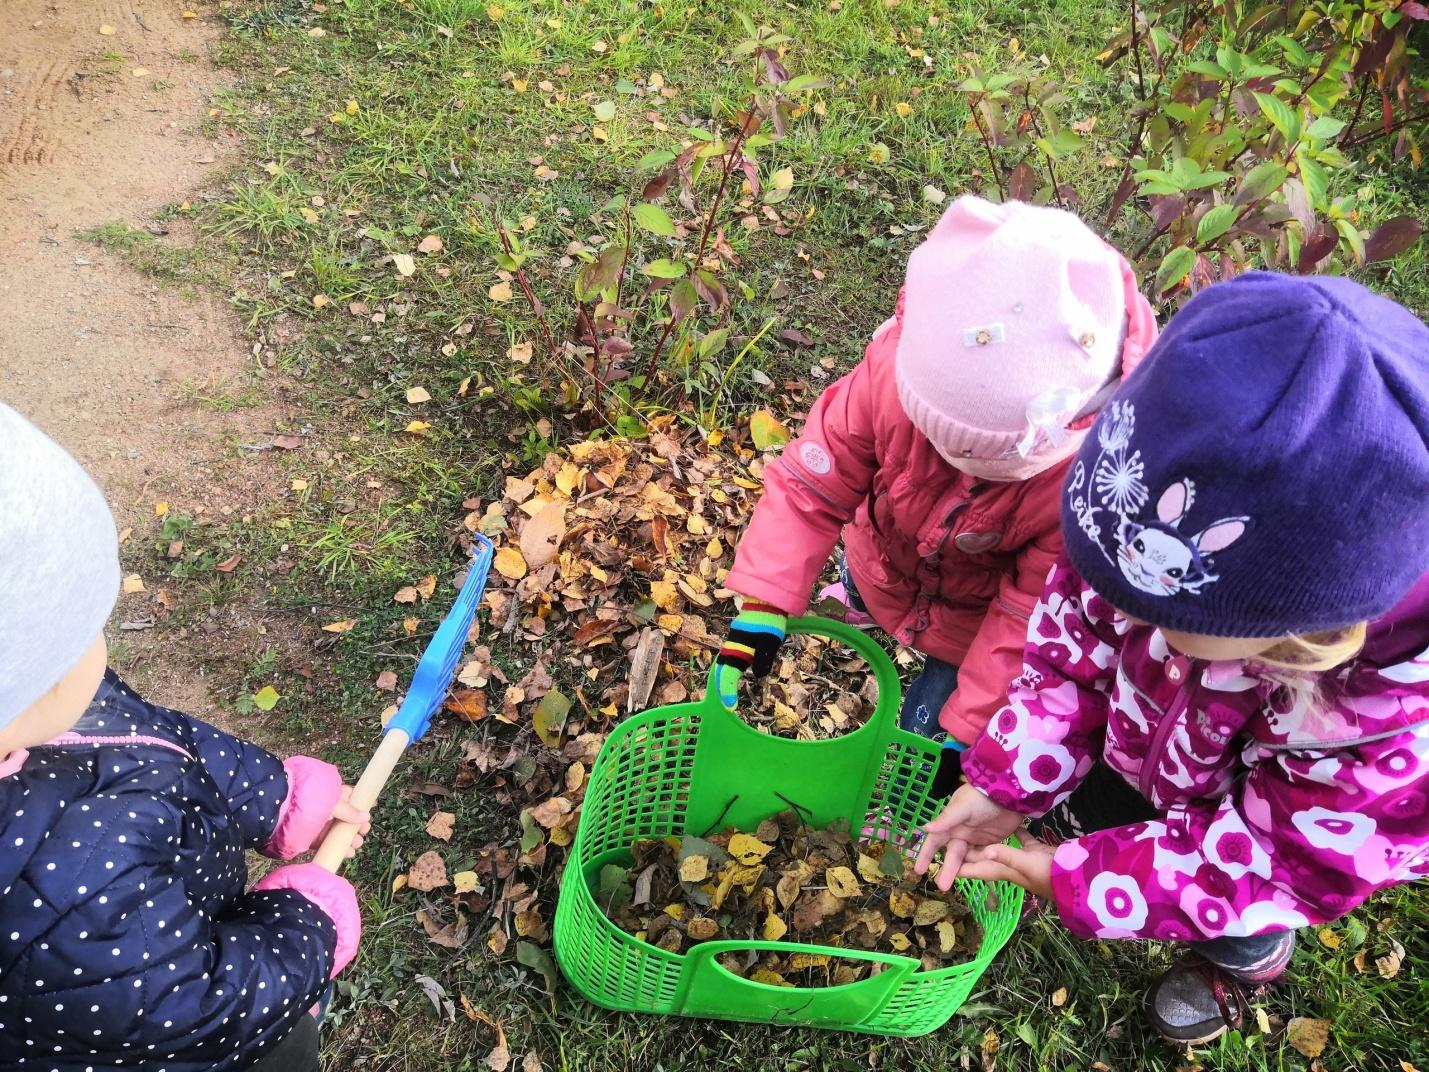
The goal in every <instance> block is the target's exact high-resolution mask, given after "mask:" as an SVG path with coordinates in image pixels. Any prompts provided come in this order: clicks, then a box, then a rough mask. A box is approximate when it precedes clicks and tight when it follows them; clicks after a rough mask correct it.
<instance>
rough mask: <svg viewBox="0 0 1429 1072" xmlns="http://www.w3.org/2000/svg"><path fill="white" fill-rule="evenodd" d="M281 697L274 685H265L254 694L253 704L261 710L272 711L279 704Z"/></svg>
mask: <svg viewBox="0 0 1429 1072" xmlns="http://www.w3.org/2000/svg"><path fill="white" fill-rule="evenodd" d="M281 699H282V697H281V696H279V695H278V690H277V689H275V688H274V687H273V686H272V685H264V686H263V687H262V688H261V689H259V690H258V691H257V692H255V693H254V694H253V706H254V707H256V708H258V710H260V711H271V710H273V708H275V707H277V706H278V701H279V700H281Z"/></svg>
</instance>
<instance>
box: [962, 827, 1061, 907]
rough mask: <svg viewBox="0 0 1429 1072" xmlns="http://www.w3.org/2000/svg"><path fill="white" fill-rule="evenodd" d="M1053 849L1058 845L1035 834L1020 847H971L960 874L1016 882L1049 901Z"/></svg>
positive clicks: (965, 876)
mask: <svg viewBox="0 0 1429 1072" xmlns="http://www.w3.org/2000/svg"><path fill="white" fill-rule="evenodd" d="M1054 852H1056V849H1055V848H1054V847H1053V846H1051V845H1048V844H1047V843H1046V842H1045V841H1038V840H1037V839H1036V838H1033V837H1029V838H1027V839H1026V840H1025V841H1024V842H1023V845H1022V848H1020V849H1015V848H1013V847H1012V846H1011V845H988V846H987V847H986V848H980V849H968V853H967V856H965V857H964V858H963V866H962V868H961V869H960V870H959V871H958V874H959V875H960V876H961V877H962V878H980V879H982V880H983V881H984V882H1004V881H1006V882H1015V883H1017V885H1019V886H1021V887H1022V888H1023V889H1024V890H1026V891H1027V892H1028V893H1031V894H1035V895H1036V896H1038V897H1041V898H1042V899H1043V900H1046V901H1050V900H1051V899H1052V854H1053V853H1054ZM942 877H943V876H942V875H941V874H940V875H939V876H938V878H939V879H941V878H942Z"/></svg>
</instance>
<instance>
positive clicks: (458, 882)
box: [452, 871, 480, 893]
mask: <svg viewBox="0 0 1429 1072" xmlns="http://www.w3.org/2000/svg"><path fill="white" fill-rule="evenodd" d="M478 885H480V883H478V882H477V881H476V872H475V871H458V872H457V873H456V874H455V875H453V876H452V888H453V889H454V890H455V891H456V892H457V893H472V892H473V891H475V889H476V887H477V886H478Z"/></svg>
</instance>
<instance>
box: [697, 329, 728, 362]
mask: <svg viewBox="0 0 1429 1072" xmlns="http://www.w3.org/2000/svg"><path fill="white" fill-rule="evenodd" d="M728 343H729V329H728V328H715V329H714V330H713V331H711V332H710V333H709V334H708V335H706V336H705V337H704V338H703V339H701V340H700V351H699V353H700V357H712V356H714V355H715V354H717V353H719V352H720V351H721V350H723V349H724V348H725V346H726V345H727V344H728Z"/></svg>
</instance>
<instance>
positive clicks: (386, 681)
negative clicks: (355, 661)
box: [373, 670, 397, 692]
mask: <svg viewBox="0 0 1429 1072" xmlns="http://www.w3.org/2000/svg"><path fill="white" fill-rule="evenodd" d="M373 684H374V685H375V686H376V687H377V688H379V689H381V690H382V691H383V692H391V691H392V690H393V689H395V688H396V687H397V675H396V674H395V673H394V672H392V671H391V670H383V671H382V673H380V674H378V675H377V680H376V681H375V682H373Z"/></svg>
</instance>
